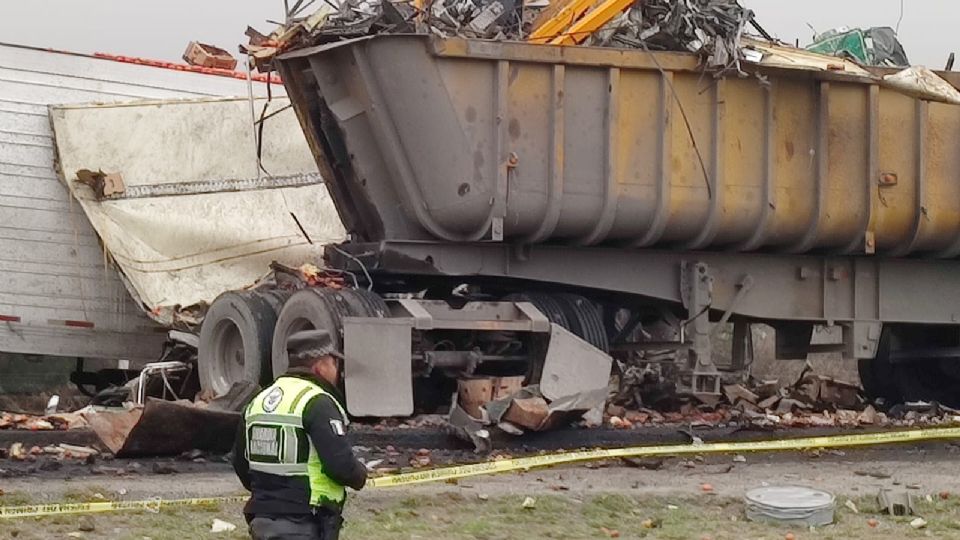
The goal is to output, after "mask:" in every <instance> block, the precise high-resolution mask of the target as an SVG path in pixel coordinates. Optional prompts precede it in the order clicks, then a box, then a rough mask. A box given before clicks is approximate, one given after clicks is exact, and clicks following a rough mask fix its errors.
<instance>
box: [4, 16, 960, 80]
mask: <svg viewBox="0 0 960 540" xmlns="http://www.w3.org/2000/svg"><path fill="white" fill-rule="evenodd" d="M743 3H744V4H745V5H746V6H747V7H749V8H751V9H753V10H754V11H756V12H757V20H758V21H759V22H760V23H761V24H762V25H763V26H764V27H766V29H767V30H768V31H769V32H770V33H772V34H774V35H776V36H777V37H779V38H780V39H783V40H784V41H788V42H790V43H793V42H794V40H795V39H798V38H799V39H800V43H801V45H804V44H807V43H808V42H809V41H810V38H811V36H812V34H813V31H812V30H810V28H809V27H808V26H807V24H810V25H812V26H813V27H814V28H816V29H817V30H818V31H821V32H822V31H824V30H827V29H830V28H833V27H837V26H841V25H846V26H850V27H855V26H860V27H870V26H891V27H895V26H896V25H897V19H898V17H899V14H900V4H901V0H802V1H800V0H793V1H791V0H743ZM904 3H905V5H906V7H905V13H904V17H903V22H902V23H901V25H900V38H901V41H902V42H903V44H904V47H905V48H906V50H907V54H908V55H909V56H910V60H911V61H912V62H913V63H915V64H924V65H927V66H929V67H933V68H939V69H942V68H943V65H944V64H945V62H946V58H947V56H948V54H949V53H950V50H951V49H950V47H951V45H952V42H953V40H954V32H956V26H957V23H958V22H960V3H958V2H956V0H952V1H951V0H909V1H906V0H904ZM282 16H283V2H282V0H164V1H162V2H146V1H143V0H29V1H18V0H6V1H5V2H3V6H2V8H0V41H2V42H6V43H15V44H23V45H33V46H37V47H50V48H56V49H63V50H69V51H76V52H84V53H92V52H110V53H115V54H124V55H127V56H144V57H149V58H156V59H164V60H179V59H180V56H181V55H182V54H183V50H184V49H185V48H186V45H187V43H188V42H190V41H192V40H198V41H204V42H207V43H212V44H215V45H219V46H221V47H223V48H225V49H227V50H229V51H231V52H232V53H236V51H237V45H238V44H239V43H241V42H243V41H245V37H244V35H243V31H244V30H245V29H246V27H247V25H251V26H253V27H255V28H258V29H260V30H262V31H269V30H271V29H272V28H273V26H272V25H270V24H267V23H266V22H265V20H266V19H268V18H273V19H279V18H281V17H282ZM956 46H957V47H958V48H960V44H958V45H956Z"/></svg>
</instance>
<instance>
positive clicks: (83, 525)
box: [77, 516, 96, 532]
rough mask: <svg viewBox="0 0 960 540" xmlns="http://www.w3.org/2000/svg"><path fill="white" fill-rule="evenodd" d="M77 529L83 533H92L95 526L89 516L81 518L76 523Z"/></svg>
mask: <svg viewBox="0 0 960 540" xmlns="http://www.w3.org/2000/svg"><path fill="white" fill-rule="evenodd" d="M77 529H79V530H81V531H83V532H93V531H94V530H96V526H95V525H94V523H93V519H91V518H90V516H81V517H80V519H79V520H78V522H77Z"/></svg>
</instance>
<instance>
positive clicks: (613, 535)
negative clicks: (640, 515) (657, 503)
mask: <svg viewBox="0 0 960 540" xmlns="http://www.w3.org/2000/svg"><path fill="white" fill-rule="evenodd" d="M644 523H646V522H644ZM600 532H602V533H603V534H605V535H607V536H609V537H610V538H620V531H618V530H616V529H608V528H606V527H600Z"/></svg>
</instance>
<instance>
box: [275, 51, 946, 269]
mask: <svg viewBox="0 0 960 540" xmlns="http://www.w3.org/2000/svg"><path fill="white" fill-rule="evenodd" d="M280 63H281V69H282V74H283V78H284V82H285V85H286V87H287V90H288V94H289V95H290V96H291V98H292V100H293V102H294V105H295V107H296V108H297V110H298V113H299V115H300V118H301V123H303V125H304V127H305V131H306V132H307V136H308V139H309V142H310V144H311V148H312V150H313V152H314V154H315V156H316V158H317V161H318V163H319V165H320V168H321V171H322V173H323V174H324V176H325V178H326V180H327V183H328V186H329V187H330V190H331V193H332V195H333V197H334V200H335V204H336V205H337V208H338V211H339V212H340V215H341V218H342V219H343V220H344V223H345V224H346V225H347V228H348V230H350V231H351V232H353V233H354V235H355V238H357V239H360V240H364V241H381V240H405V241H410V240H413V241H418V240H440V241H446V242H462V241H476V240H495V241H499V240H503V241H508V242H517V243H564V244H570V245H580V246H590V245H612V246H622V247H626V248H644V247H666V248H678V249H697V250H700V249H723V250H731V251H744V252H747V251H777V252H781V251H785V252H793V253H807V252H838V253H848V254H857V253H860V254H862V253H878V254H882V255H888V256H906V255H909V254H916V253H924V254H930V255H933V256H936V257H940V258H953V257H956V256H957V255H958V254H960V178H958V176H960V152H957V151H955V150H954V148H953V145H954V144H955V143H954V142H953V141H956V140H960V108H958V107H956V106H952V105H946V104H940V103H931V102H927V101H922V100H919V99H917V98H915V97H911V96H909V95H906V94H903V93H900V92H897V91H894V90H891V89H888V88H886V87H884V86H883V85H882V84H881V83H880V81H879V79H878V78H866V77H862V76H859V75H855V74H845V73H842V72H840V73H838V72H828V71H814V70H802V69H783V68H770V67H764V66H754V67H751V68H750V69H751V75H750V76H748V77H742V78H740V77H736V76H730V77H726V78H720V79H716V78H714V77H713V76H712V75H710V74H705V73H703V72H702V71H701V70H700V69H699V68H698V61H697V58H696V57H694V56H693V55H686V54H678V53H659V52H658V53H649V52H646V51H642V50H619V49H603V48H590V47H555V46H543V45H532V44H525V43H510V42H488V41H478V40H465V39H459V38H450V39H439V38H435V37H429V36H413V35H381V36H375V37H370V38H362V39H358V40H353V41H347V42H340V43H337V44H331V45H325V46H320V47H316V48H312V49H304V50H301V51H296V52H292V53H289V54H287V55H286V56H284V57H283V58H282V60H281V62H280Z"/></svg>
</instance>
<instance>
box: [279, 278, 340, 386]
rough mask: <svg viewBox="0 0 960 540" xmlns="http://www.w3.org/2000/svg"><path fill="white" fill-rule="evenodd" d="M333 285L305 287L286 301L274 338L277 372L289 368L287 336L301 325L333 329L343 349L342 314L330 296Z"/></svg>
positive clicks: (336, 343) (332, 337) (299, 328)
mask: <svg viewBox="0 0 960 540" xmlns="http://www.w3.org/2000/svg"><path fill="white" fill-rule="evenodd" d="M332 292H333V291H331V290H330V289H302V290H299V291H297V292H295V293H293V294H292V295H291V296H290V298H289V299H288V300H287V301H286V303H285V304H284V305H283V309H282V310H281V311H280V316H279V317H278V318H277V324H276V330H275V331H274V334H273V342H272V347H271V349H272V353H273V355H272V362H271V365H272V368H273V374H274V376H278V375H280V374H282V373H285V372H286V371H287V368H288V367H289V365H290V363H289V360H288V359H287V339H288V338H289V337H290V336H291V335H292V334H293V333H294V332H295V331H299V330H303V329H305V328H301V327H304V326H305V327H307V328H309V327H312V328H314V329H317V330H326V331H327V332H329V333H330V337H331V339H332V340H333V344H334V346H335V347H336V348H337V349H340V350H342V349H343V345H342V343H341V330H342V326H341V323H340V314H339V313H338V310H337V306H336V303H335V302H333V301H332V300H331V299H330V295H331V294H332Z"/></svg>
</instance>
